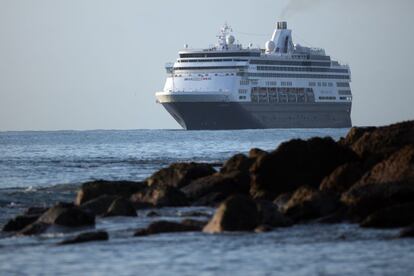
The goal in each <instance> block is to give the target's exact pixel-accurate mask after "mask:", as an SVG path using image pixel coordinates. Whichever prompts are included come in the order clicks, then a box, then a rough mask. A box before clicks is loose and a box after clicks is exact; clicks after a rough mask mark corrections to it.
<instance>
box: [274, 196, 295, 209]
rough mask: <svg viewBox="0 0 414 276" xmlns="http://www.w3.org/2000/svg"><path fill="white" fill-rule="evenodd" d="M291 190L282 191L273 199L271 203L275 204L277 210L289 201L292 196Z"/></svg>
mask: <svg viewBox="0 0 414 276" xmlns="http://www.w3.org/2000/svg"><path fill="white" fill-rule="evenodd" d="M292 195H293V192H289V193H283V194H280V195H278V196H277V197H276V198H275V200H273V204H275V205H276V206H277V207H278V209H279V210H282V209H283V206H285V205H286V203H288V202H289V199H290V198H291V197H292Z"/></svg>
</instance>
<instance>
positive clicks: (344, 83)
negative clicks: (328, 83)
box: [336, 82, 349, 88]
mask: <svg viewBox="0 0 414 276" xmlns="http://www.w3.org/2000/svg"><path fill="white" fill-rule="evenodd" d="M336 86H337V87H347V88H349V82H337V83H336Z"/></svg>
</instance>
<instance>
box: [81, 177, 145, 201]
mask: <svg viewBox="0 0 414 276" xmlns="http://www.w3.org/2000/svg"><path fill="white" fill-rule="evenodd" d="M146 187H147V184H146V183H145V182H132V181H105V180H97V181H92V182H87V183H84V184H82V186H81V188H80V190H79V191H78V194H77V197H76V201H75V203H76V205H81V204H83V203H85V202H87V201H89V200H92V199H95V198H97V197H100V196H102V195H111V196H120V197H125V198H128V197H130V196H131V195H132V194H134V193H137V192H138V191H140V190H143V189H145V188H146Z"/></svg>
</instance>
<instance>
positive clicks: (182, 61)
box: [177, 58, 248, 63]
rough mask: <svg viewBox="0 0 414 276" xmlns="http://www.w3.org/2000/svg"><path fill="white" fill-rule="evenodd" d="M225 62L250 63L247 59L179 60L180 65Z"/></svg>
mask: <svg viewBox="0 0 414 276" xmlns="http://www.w3.org/2000/svg"><path fill="white" fill-rule="evenodd" d="M224 61H230V62H232V61H236V62H237V61H248V60H247V59H235V58H233V59H232V58H230V59H179V60H177V62H178V63H185V62H224Z"/></svg>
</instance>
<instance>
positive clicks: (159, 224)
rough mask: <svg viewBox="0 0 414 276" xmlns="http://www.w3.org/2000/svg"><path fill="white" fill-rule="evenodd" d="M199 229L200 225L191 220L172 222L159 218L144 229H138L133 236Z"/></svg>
mask: <svg viewBox="0 0 414 276" xmlns="http://www.w3.org/2000/svg"><path fill="white" fill-rule="evenodd" d="M196 231H201V227H200V226H199V225H196V224H195V223H194V222H193V221H192V222H191V223H190V222H188V221H187V222H184V221H183V222H181V223H179V222H173V221H165V220H160V221H156V222H153V223H151V224H150V225H149V226H148V227H147V228H145V229H139V230H138V231H136V232H135V234H134V236H135V237H139V236H148V235H155V234H161V233H175V232H196Z"/></svg>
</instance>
